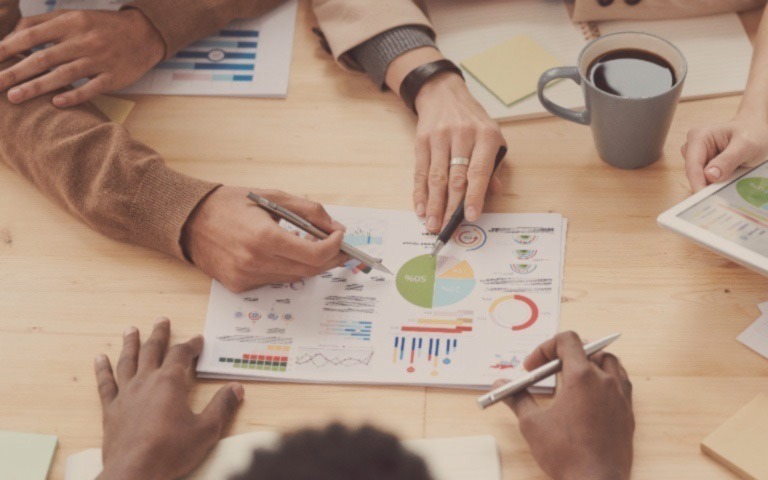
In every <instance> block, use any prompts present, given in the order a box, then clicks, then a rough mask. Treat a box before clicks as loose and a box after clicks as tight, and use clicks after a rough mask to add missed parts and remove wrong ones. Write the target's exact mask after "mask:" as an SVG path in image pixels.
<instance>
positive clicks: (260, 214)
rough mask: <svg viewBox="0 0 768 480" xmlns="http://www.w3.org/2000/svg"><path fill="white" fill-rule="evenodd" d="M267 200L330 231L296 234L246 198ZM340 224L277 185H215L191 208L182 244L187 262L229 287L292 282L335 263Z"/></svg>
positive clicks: (340, 257)
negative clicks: (316, 234)
mask: <svg viewBox="0 0 768 480" xmlns="http://www.w3.org/2000/svg"><path fill="white" fill-rule="evenodd" d="M249 191H252V192H254V193H256V194H258V195H261V196H263V197H265V198H268V199H270V200H272V201H273V202H275V203H278V204H279V205H281V206H283V207H285V208H287V209H288V210H290V211H292V212H293V213H295V214H297V215H299V216H301V217H303V218H305V219H307V220H309V221H310V222H312V223H313V224H314V225H316V226H317V227H319V228H320V229H321V230H324V231H326V232H333V233H331V236H330V237H328V238H327V239H325V240H319V241H314V239H312V240H310V239H309V238H301V237H298V236H297V235H295V234H293V233H291V232H289V231H287V230H285V229H284V228H282V227H280V226H279V225H278V222H277V221H275V219H273V218H272V216H270V214H269V213H267V212H266V211H264V210H263V209H261V208H260V207H258V206H257V205H256V204H255V203H253V202H252V201H251V200H249V199H248V198H247V195H248V192H249ZM343 239H344V226H343V225H341V224H340V223H338V222H336V221H334V220H333V219H332V218H331V217H330V216H328V213H326V211H325V209H323V207H322V206H321V205H320V204H319V203H315V202H311V201H309V200H305V199H303V198H299V197H295V196H293V195H289V194H287V193H285V192H281V191H278V190H248V189H246V188H238V187H227V186H224V187H219V188H218V189H217V190H215V191H214V192H213V193H212V194H210V195H209V196H208V197H207V198H206V199H205V200H203V202H202V203H201V204H200V205H198V207H197V208H196V209H195V210H194V211H193V212H192V215H190V217H189V219H188V220H187V223H186V225H185V226H184V232H183V234H182V245H183V246H184V250H185V251H186V252H187V254H188V255H189V257H190V259H191V260H192V262H193V263H194V264H195V265H197V266H198V268H200V269H201V270H202V271H204V272H206V273H207V274H208V275H210V276H212V277H213V278H215V279H216V280H218V281H220V282H221V283H223V284H224V286H225V287H227V288H228V289H229V290H231V291H233V292H244V291H246V290H250V289H252V288H256V287H258V286H261V285H265V284H268V283H283V282H293V281H296V280H298V279H300V278H302V277H313V276H315V275H319V274H321V273H323V272H325V271H328V270H330V269H332V268H335V267H339V266H341V265H343V264H344V262H345V261H347V260H348V257H347V256H346V255H344V254H342V253H340V252H339V249H340V248H341V242H342V241H343Z"/></svg>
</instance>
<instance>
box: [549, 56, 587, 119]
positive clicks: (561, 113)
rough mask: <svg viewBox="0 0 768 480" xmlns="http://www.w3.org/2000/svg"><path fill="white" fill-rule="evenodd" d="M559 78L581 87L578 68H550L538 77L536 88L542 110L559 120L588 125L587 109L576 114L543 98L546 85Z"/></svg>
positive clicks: (574, 111)
mask: <svg viewBox="0 0 768 480" xmlns="http://www.w3.org/2000/svg"><path fill="white" fill-rule="evenodd" d="M560 78H570V79H571V80H573V81H574V82H576V84H577V85H581V74H580V73H579V68H578V67H555V68H550V69H549V70H547V71H546V72H544V73H542V74H541V77H539V85H538V88H537V90H538V94H539V101H540V102H541V104H542V105H543V106H544V108H546V109H547V110H549V111H550V112H551V113H553V114H555V115H557V116H558V117H560V118H564V119H566V120H570V121H571V122H576V123H580V124H582V125H589V122H590V115H589V109H586V110H584V111H583V112H577V111H576V110H571V109H570V108H565V107H561V106H560V105H558V104H556V103H554V102H552V100H550V99H548V98H547V97H546V96H544V89H545V88H547V85H548V84H549V83H551V82H553V81H555V80H557V79H560Z"/></svg>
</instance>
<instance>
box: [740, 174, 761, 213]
mask: <svg viewBox="0 0 768 480" xmlns="http://www.w3.org/2000/svg"><path fill="white" fill-rule="evenodd" d="M736 191H737V192H739V195H741V198H743V199H744V200H746V201H747V202H749V203H750V204H751V205H754V206H756V207H757V208H765V207H766V206H768V178H765V177H752V178H745V179H743V180H739V181H738V183H736Z"/></svg>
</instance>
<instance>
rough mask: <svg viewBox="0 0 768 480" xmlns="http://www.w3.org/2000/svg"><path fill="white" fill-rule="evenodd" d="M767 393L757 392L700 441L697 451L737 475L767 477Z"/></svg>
mask: <svg viewBox="0 0 768 480" xmlns="http://www.w3.org/2000/svg"><path fill="white" fill-rule="evenodd" d="M766 446H768V395H764V394H761V395H758V396H757V397H755V399H754V400H752V401H751V402H749V403H748V404H747V405H746V406H745V407H743V408H742V409H741V410H739V411H738V412H736V415H734V416H733V417H731V418H730V419H728V420H727V421H726V422H725V423H724V424H722V425H720V427H718V428H717V430H715V431H714V432H712V433H710V434H709V436H708V437H707V438H705V439H704V440H703V441H702V442H701V451H702V452H704V453H705V454H707V455H709V456H710V457H712V458H714V459H715V460H717V461H718V462H720V463H722V464H723V465H724V466H725V467H726V468H728V469H729V470H731V471H733V472H734V473H736V474H737V475H738V476H740V477H741V478H748V479H766V478H768V461H766V458H765V457H766Z"/></svg>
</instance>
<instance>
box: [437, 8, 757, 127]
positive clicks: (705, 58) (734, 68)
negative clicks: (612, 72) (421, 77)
mask: <svg viewBox="0 0 768 480" xmlns="http://www.w3.org/2000/svg"><path fill="white" fill-rule="evenodd" d="M426 4H427V9H428V11H429V14H430V18H431V20H432V23H433V24H434V27H435V30H436V31H437V34H438V37H437V44H438V46H439V47H440V49H441V50H442V52H443V53H444V54H445V56H446V57H448V58H450V59H451V60H453V61H454V62H455V63H457V64H460V63H461V62H463V61H464V60H465V59H467V58H470V57H473V56H475V55H478V54H480V53H481V52H484V51H486V50H488V49H490V48H492V47H495V46H497V45H499V44H502V43H503V42H505V41H507V40H509V39H511V38H513V37H515V36H518V35H526V36H528V37H530V38H531V39H533V41H534V42H536V43H537V44H539V45H541V47H543V48H544V49H545V50H546V51H548V52H549V53H551V54H552V55H553V56H554V57H556V58H557V59H558V60H559V61H560V62H561V63H560V65H575V64H576V60H577V57H578V54H579V52H580V51H581V49H582V47H583V46H584V45H585V44H586V43H587V42H588V41H589V40H591V39H593V38H596V37H598V36H600V35H605V34H609V33H615V32H620V31H643V32H648V33H652V34H655V35H658V36H660V37H662V38H665V39H667V40H669V41H671V42H672V43H674V44H675V45H676V46H677V47H678V48H679V49H680V50H681V51H682V52H683V54H684V55H685V57H686V59H687V60H688V77H687V79H686V83H685V86H684V88H683V92H682V99H683V100H693V99H698V98H706V97H713V96H723V95H733V94H738V93H740V92H742V91H743V90H744V86H745V85H746V82H747V76H748V74H749V67H750V63H751V58H752V45H751V43H750V42H749V38H748V36H747V34H746V32H745V31H744V27H743V26H742V24H741V21H740V20H739V17H738V15H736V14H735V13H733V14H723V15H713V16H708V17H700V18H690V19H679V20H662V21H656V20H654V21H608V22H600V23H576V24H575V23H573V22H572V21H571V18H570V16H569V14H568V10H567V8H566V5H565V4H564V3H563V2H562V1H561V0H515V1H510V0H475V1H472V2H467V1H464V0H428V1H427V2H426ZM538 73H539V74H541V73H542V72H538ZM465 76H466V77H467V85H468V87H469V90H470V92H472V95H473V96H474V97H475V98H476V99H477V100H478V101H479V102H480V103H481V104H482V105H483V107H485V109H486V111H487V112H488V114H489V115H490V116H491V117H492V118H494V119H496V120H499V121H509V120H522V119H527V118H536V117H542V116H547V115H549V112H547V111H546V110H545V109H544V107H542V106H541V104H540V103H539V99H538V98H537V96H536V95H533V96H531V97H528V98H525V99H523V100H521V101H519V102H517V103H514V104H512V105H511V106H507V105H505V104H504V103H503V102H502V101H500V100H499V99H498V98H497V97H496V96H495V95H494V94H493V93H491V92H490V91H488V90H487V89H486V88H485V87H484V86H483V85H482V84H481V83H480V82H478V81H477V80H476V79H475V78H472V77H471V76H470V75H465ZM547 96H548V97H549V98H550V99H551V100H552V101H554V102H555V103H558V104H560V105H562V106H564V107H568V108H580V107H583V106H584V100H583V96H582V92H581V87H579V86H577V85H575V84H574V83H573V82H571V81H562V82H558V83H557V84H555V85H552V86H551V87H550V88H548V89H547Z"/></svg>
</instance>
